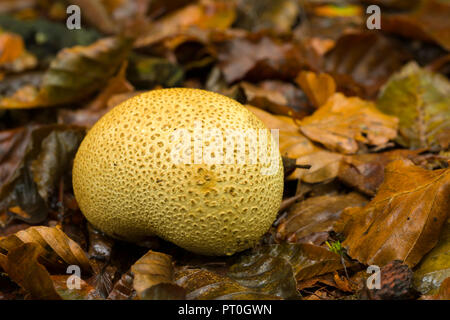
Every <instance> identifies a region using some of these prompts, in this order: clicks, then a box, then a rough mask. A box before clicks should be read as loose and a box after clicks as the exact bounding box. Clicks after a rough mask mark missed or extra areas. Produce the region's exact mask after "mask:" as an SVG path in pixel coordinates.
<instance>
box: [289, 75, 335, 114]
mask: <svg viewBox="0 0 450 320" xmlns="http://www.w3.org/2000/svg"><path fill="white" fill-rule="evenodd" d="M295 81H296V82H297V83H298V85H299V86H300V87H301V88H302V89H303V91H304V92H305V93H306V95H307V96H308V99H309V101H311V103H312V104H313V105H314V106H315V107H316V108H319V107H320V106H322V105H324V104H325V102H327V100H328V98H329V97H331V96H332V95H333V94H334V93H335V92H336V83H335V82H334V80H333V78H332V77H331V76H330V75H328V74H326V73H320V74H317V73H314V72H310V71H302V72H300V73H299V75H298V76H297V78H296V79H295Z"/></svg>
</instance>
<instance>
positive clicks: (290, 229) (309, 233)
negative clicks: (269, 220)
mask: <svg viewBox="0 0 450 320" xmlns="http://www.w3.org/2000/svg"><path fill="white" fill-rule="evenodd" d="M366 202H367V201H366V199H365V198H364V197H362V196H360V195H359V194H357V193H349V194H347V195H335V196H334V195H333V196H329V195H325V196H320V197H312V198H308V199H306V200H304V201H301V202H298V203H296V204H294V205H293V206H291V207H290V208H289V211H288V215H287V216H286V218H284V219H283V221H282V222H281V223H280V224H279V225H278V228H277V235H276V236H277V239H280V240H287V241H289V242H297V243H301V242H310V241H311V240H314V237H315V236H317V235H318V234H321V233H326V234H327V235H328V232H329V231H331V230H332V229H333V225H334V223H335V222H336V221H337V220H338V219H339V218H340V216H341V213H342V211H343V210H344V209H345V208H348V207H360V206H364V205H365V204H366ZM314 244H318V245H320V244H321V243H314Z"/></svg>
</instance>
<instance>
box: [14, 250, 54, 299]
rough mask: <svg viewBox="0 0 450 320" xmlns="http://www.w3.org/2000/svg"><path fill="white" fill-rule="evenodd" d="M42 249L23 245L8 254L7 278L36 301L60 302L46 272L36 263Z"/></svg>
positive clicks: (42, 252) (41, 253) (42, 251)
mask: <svg viewBox="0 0 450 320" xmlns="http://www.w3.org/2000/svg"><path fill="white" fill-rule="evenodd" d="M44 252H45V251H44V249H43V248H42V247H41V246H39V245H38V244H36V243H23V244H21V245H19V246H18V247H14V248H12V249H11V250H10V251H9V252H8V261H7V266H6V270H7V272H8V275H9V277H10V278H11V279H12V280H13V281H14V282H16V283H17V284H19V285H20V286H21V287H22V288H23V289H25V290H26V291H27V292H29V293H30V294H31V295H32V296H33V297H34V298H36V299H43V300H60V299H61V297H60V296H59V295H58V293H57V292H56V290H55V287H54V285H53V281H52V280H51V278H50V274H49V273H48V271H47V270H46V269H45V268H44V266H42V265H41V264H40V263H39V262H38V257H39V256H42V255H43V254H44Z"/></svg>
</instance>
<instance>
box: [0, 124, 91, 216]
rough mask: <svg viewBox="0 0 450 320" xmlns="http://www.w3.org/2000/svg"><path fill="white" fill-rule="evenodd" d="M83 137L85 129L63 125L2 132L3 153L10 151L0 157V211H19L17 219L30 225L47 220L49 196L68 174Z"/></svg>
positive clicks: (0, 147)
mask: <svg viewBox="0 0 450 320" xmlns="http://www.w3.org/2000/svg"><path fill="white" fill-rule="evenodd" d="M84 134H85V130H84V128H80V127H75V126H73V127H71V126H64V125H46V126H38V125H34V126H33V125H31V126H28V127H25V128H20V129H15V130H11V131H4V132H1V133H0V138H1V136H2V135H3V137H4V138H3V139H4V140H3V143H2V144H0V151H1V150H2V149H3V148H5V149H3V150H8V151H4V152H3V156H2V157H0V208H2V209H7V208H10V207H19V208H20V210H16V215H15V217H16V218H18V219H20V220H23V221H26V222H28V223H39V222H42V221H43V220H45V218H46V217H47V214H48V208H47V200H48V196H49V193H50V192H52V191H54V190H55V188H56V187H57V186H59V180H60V178H61V177H62V176H63V175H64V174H67V170H68V169H69V168H70V165H71V161H72V159H73V156H74V154H75V151H76V150H77V148H78V145H79V143H80V142H81V140H82V139H83V137H84ZM2 147H3V148H2ZM17 213H25V215H20V214H17Z"/></svg>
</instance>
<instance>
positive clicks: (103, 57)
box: [0, 37, 131, 109]
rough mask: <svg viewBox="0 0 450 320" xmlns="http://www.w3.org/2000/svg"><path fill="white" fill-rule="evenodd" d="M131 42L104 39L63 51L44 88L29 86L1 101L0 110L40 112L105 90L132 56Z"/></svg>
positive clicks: (42, 84) (55, 60) (44, 78)
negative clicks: (129, 52)
mask: <svg viewBox="0 0 450 320" xmlns="http://www.w3.org/2000/svg"><path fill="white" fill-rule="evenodd" d="M130 46H131V42H130V40H129V39H123V38H116V37H111V38H103V39H100V40H98V41H97V42H95V43H93V44H91V45H89V46H75V47H72V48H65V49H63V50H61V51H60V52H59V53H58V55H57V56H56V58H55V59H54V60H53V61H52V62H51V64H50V68H49V69H48V70H47V71H46V73H45V75H44V77H43V79H42V83H41V86H40V88H35V87H32V86H25V87H22V88H21V89H19V90H18V91H16V92H15V93H14V94H13V95H12V96H11V97H5V98H3V99H1V100H0V109H1V108H4V109H16V108H36V107H44V106H53V105H58V104H64V103H70V102H75V101H79V100H81V99H82V98H85V97H87V96H89V95H90V94H92V93H94V92H95V91H96V90H98V89H100V88H102V87H103V86H104V85H105V83H106V81H107V80H108V79H109V78H110V77H111V76H112V75H114V74H115V73H116V72H117V70H118V68H119V67H120V65H121V64H122V62H123V60H124V59H125V57H126V56H127V54H128V51H129V49H130Z"/></svg>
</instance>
